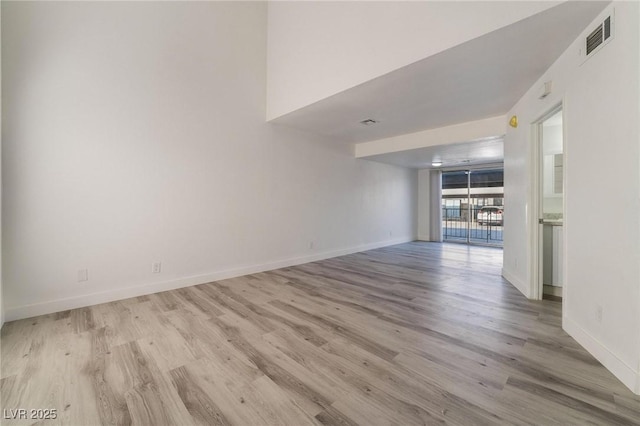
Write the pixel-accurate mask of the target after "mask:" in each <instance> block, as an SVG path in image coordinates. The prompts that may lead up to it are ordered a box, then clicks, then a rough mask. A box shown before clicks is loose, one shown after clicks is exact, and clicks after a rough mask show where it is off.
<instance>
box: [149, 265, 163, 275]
mask: <svg viewBox="0 0 640 426" xmlns="http://www.w3.org/2000/svg"><path fill="white" fill-rule="evenodd" d="M151 272H153V273H154V274H159V273H160V272H162V263H160V262H153V263H152V264H151Z"/></svg>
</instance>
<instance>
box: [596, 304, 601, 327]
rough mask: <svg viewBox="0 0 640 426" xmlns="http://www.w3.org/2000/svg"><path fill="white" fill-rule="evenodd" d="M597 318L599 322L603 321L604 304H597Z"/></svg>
mask: <svg viewBox="0 0 640 426" xmlns="http://www.w3.org/2000/svg"><path fill="white" fill-rule="evenodd" d="M596 320H597V321H598V322H600V323H601V322H602V305H597V306H596Z"/></svg>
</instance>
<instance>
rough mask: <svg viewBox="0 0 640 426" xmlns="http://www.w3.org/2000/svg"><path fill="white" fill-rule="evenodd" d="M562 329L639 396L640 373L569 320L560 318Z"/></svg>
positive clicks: (564, 317) (565, 317)
mask: <svg viewBox="0 0 640 426" xmlns="http://www.w3.org/2000/svg"><path fill="white" fill-rule="evenodd" d="M562 328H563V329H564V331H566V332H567V333H568V334H569V335H570V336H571V337H573V338H574V339H575V340H576V342H578V343H580V345H581V346H582V347H583V348H585V349H586V350H587V352H589V353H590V354H591V355H593V357H594V358H595V359H597V360H598V361H600V363H601V364H602V365H604V366H605V368H606V369H607V370H609V371H610V372H611V373H612V374H613V375H614V376H616V377H617V378H618V380H620V381H621V382H622V383H623V384H624V385H625V386H626V387H628V388H629V389H631V391H632V392H633V393H635V394H636V395H640V371H635V370H634V369H633V368H632V367H630V366H629V365H627V364H626V363H625V362H624V361H622V360H621V359H620V358H618V357H617V356H616V355H615V354H614V353H613V352H611V351H610V350H609V349H608V348H607V347H606V346H605V345H604V344H602V343H601V342H599V341H598V340H597V339H596V338H595V337H593V336H592V335H590V334H589V333H588V332H587V331H585V330H584V329H583V328H582V327H580V325H578V323H576V322H575V321H573V320H572V319H571V318H569V317H567V316H563V317H562Z"/></svg>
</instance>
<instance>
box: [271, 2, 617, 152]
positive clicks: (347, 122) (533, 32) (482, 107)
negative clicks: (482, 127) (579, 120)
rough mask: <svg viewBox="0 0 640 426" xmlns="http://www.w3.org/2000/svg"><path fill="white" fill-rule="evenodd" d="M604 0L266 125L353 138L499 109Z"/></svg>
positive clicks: (547, 14) (553, 13)
mask: <svg viewBox="0 0 640 426" xmlns="http://www.w3.org/2000/svg"><path fill="white" fill-rule="evenodd" d="M607 3H608V2H592V1H585V2H578V1H569V2H565V3H562V4H560V5H558V6H556V7H553V8H550V9H547V10H545V11H543V12H541V13H539V14H537V15H534V16H531V17H529V18H527V19H524V20H522V21H519V22H517V23H515V24H512V25H509V26H507V27H504V28H501V29H499V30H496V31H494V32H491V33H489V34H486V35H484V36H482V37H479V38H476V39H474V40H471V41H469V42H466V43H463V44H461V45H458V46H456V47H454V48H452V49H449V50H447V51H444V52H442V53H439V54H437V55H434V56H431V57H428V58H425V59H423V60H421V61H418V62H416V63H414V64H412V65H409V66H406V67H404V68H401V69H399V70H396V71H393V72H391V73H389V74H386V75H383V76H381V77H379V78H376V79H374V80H371V81H369V82H366V83H364V84H361V85H359V86H356V87H354V88H352V89H349V90H346V91H344V92H341V93H339V94H336V95H334V96H331V97H329V98H326V99H324V100H322V101H319V102H317V103H315V104H312V105H309V106H307V107H305V108H302V109H300V110H297V111H294V112H292V113H290V114H287V115H285V116H282V117H279V118H277V119H275V120H274V121H273V122H274V123H278V124H283V125H287V126H291V127H296V128H301V129H305V130H308V131H311V132H314V133H319V134H324V135H328V136H331V137H333V138H336V139H339V140H343V141H344V142H346V143H357V142H364V141H371V140H377V139H382V138H387V137H391V136H396V135H400V134H406V133H411V132H417V131H420V130H425V129H432V128H438V127H442V126H448V125H452V124H456V123H463V122H467V121H472V120H479V119H483V118H487V117H494V116H498V115H502V114H505V113H506V112H507V111H508V110H509V109H510V108H511V107H512V106H513V105H514V104H515V103H516V102H517V101H518V100H519V99H520V98H521V97H522V96H523V95H524V93H525V91H526V90H528V89H529V88H530V87H531V86H532V85H533V84H534V83H535V82H536V80H537V79H538V78H539V77H540V75H542V73H543V72H544V71H546V69H547V68H549V66H550V65H551V64H552V63H553V62H554V61H555V60H556V59H557V58H558V57H559V56H560V55H561V54H562V52H564V51H565V50H566V49H567V47H568V46H569V45H570V44H571V42H573V41H574V40H575V39H576V37H577V36H578V35H579V33H580V32H581V31H582V30H583V29H584V28H585V27H586V26H587V25H588V24H589V23H590V22H591V21H592V20H593V19H594V18H595V17H596V15H597V14H598V13H599V12H600V11H601V10H602V9H603V8H604V6H605V5H606V4H607ZM434 37H437V35H434ZM365 119H373V120H376V121H378V123H376V124H373V125H369V126H365V125H363V124H361V123H360V122H361V121H362V120H365Z"/></svg>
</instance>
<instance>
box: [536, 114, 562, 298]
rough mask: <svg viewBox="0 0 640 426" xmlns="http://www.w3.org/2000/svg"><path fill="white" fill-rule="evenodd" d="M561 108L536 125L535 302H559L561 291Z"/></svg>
mask: <svg viewBox="0 0 640 426" xmlns="http://www.w3.org/2000/svg"><path fill="white" fill-rule="evenodd" d="M562 121H563V120H562V106H561V105H560V106H558V107H556V108H554V109H553V110H551V111H550V112H549V113H548V114H546V115H545V116H543V117H542V119H540V120H539V121H538V122H537V123H536V125H535V127H536V128H535V130H536V131H535V134H536V138H535V140H536V143H535V147H536V150H535V151H534V153H535V156H536V157H535V163H536V164H535V167H534V170H535V172H536V179H535V180H534V181H535V182H536V183H537V185H536V186H537V191H536V200H535V205H536V207H537V208H536V210H537V215H538V216H537V217H538V221H537V223H536V224H535V225H534V226H535V228H536V229H535V231H534V233H533V236H534V239H535V242H534V248H535V251H534V262H535V263H534V268H533V269H532V270H533V271H534V277H533V279H534V283H533V287H534V292H532V294H533V295H535V296H536V298H538V299H550V300H556V301H562V296H563V292H564V285H563V284H564V283H563V282H564V278H563V277H564V232H563V229H564V227H563V225H564V195H565V194H564V193H565V188H564V132H563V123H562Z"/></svg>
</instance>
